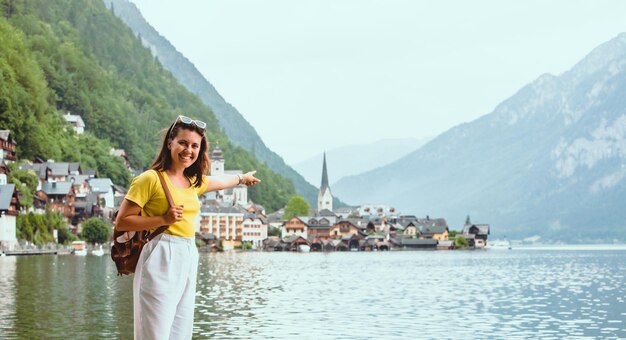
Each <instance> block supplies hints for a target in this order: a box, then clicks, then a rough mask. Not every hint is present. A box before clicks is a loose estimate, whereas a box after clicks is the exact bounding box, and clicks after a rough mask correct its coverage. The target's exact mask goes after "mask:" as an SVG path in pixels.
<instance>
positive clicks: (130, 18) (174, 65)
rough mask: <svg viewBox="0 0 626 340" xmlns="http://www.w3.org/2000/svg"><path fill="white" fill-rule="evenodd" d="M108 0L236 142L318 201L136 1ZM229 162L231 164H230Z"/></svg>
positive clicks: (312, 188)
mask: <svg viewBox="0 0 626 340" xmlns="http://www.w3.org/2000/svg"><path fill="white" fill-rule="evenodd" d="M104 2H105V4H106V5H107V7H109V8H112V10H113V12H114V13H115V14H116V15H117V16H118V17H119V18H120V19H122V21H124V22H125V23H126V25H128V27H130V28H131V29H132V30H133V32H134V33H135V34H136V35H138V36H139V38H140V39H141V41H142V42H143V44H144V45H145V46H146V47H148V48H149V49H150V51H151V52H152V53H153V55H155V56H156V57H157V58H158V60H159V61H160V62H161V64H162V65H163V67H164V68H165V69H167V70H169V71H170V72H171V73H172V75H173V76H174V77H175V78H176V79H177V80H178V81H179V82H180V83H181V84H182V85H184V86H185V87H187V89H189V91H191V92H193V93H195V94H196V95H198V97H200V99H201V100H202V102H203V103H204V104H206V105H207V106H209V107H210V108H211V110H212V111H213V112H214V113H215V115H216V117H217V120H218V121H219V125H220V127H221V128H222V130H223V131H224V133H225V134H226V135H227V136H228V138H229V139H230V141H231V142H232V143H233V144H235V145H237V146H240V147H242V148H244V149H246V150H248V151H250V152H251V153H253V154H254V155H255V156H256V157H257V158H258V159H259V160H261V161H262V162H264V163H265V164H266V165H267V167H269V168H270V169H272V170H273V171H275V172H277V173H278V174H280V175H282V176H283V177H285V178H287V179H289V180H291V181H292V182H293V184H294V187H295V190H296V191H297V192H298V193H299V194H300V195H302V196H304V197H305V198H306V199H307V201H309V203H310V204H316V203H315V202H317V192H318V188H317V187H315V186H312V185H311V184H309V183H308V182H307V181H306V180H305V179H304V178H303V177H302V176H301V175H300V174H298V173H297V172H296V171H295V170H294V169H292V168H291V167H289V166H288V165H287V164H286V163H285V161H284V160H283V159H282V158H281V157H280V156H279V155H277V154H276V153H274V152H273V151H272V150H270V149H269V148H268V147H267V146H266V145H265V143H263V141H262V140H261V137H259V135H258V134H257V132H256V130H255V129H254V127H252V125H250V123H248V121H246V120H245V119H244V117H243V116H242V115H241V113H239V111H237V109H236V108H234V107H233V106H232V105H231V104H229V103H228V102H226V101H225V100H224V98H222V96H221V95H220V94H219V93H218V92H217V90H216V89H215V87H213V85H211V83H209V82H208V81H207V80H206V79H205V78H204V76H203V75H202V74H201V73H200V72H199V71H198V70H197V69H196V67H195V66H194V65H193V64H192V63H191V62H190V61H189V60H188V59H187V58H185V56H183V55H182V54H181V53H180V52H178V51H177V50H176V48H175V47H174V46H172V44H171V43H170V42H169V41H168V40H167V39H165V38H164V37H163V36H161V35H160V34H159V33H158V32H157V31H156V30H155V29H154V28H153V27H152V26H150V24H149V23H148V22H146V20H145V19H144V18H143V16H142V15H141V12H140V11H139V9H138V8H137V7H136V6H135V5H134V4H132V3H130V2H129V1H128V0H104ZM226 165H227V166H229V164H226ZM335 205H337V206H338V205H342V203H341V202H340V201H338V200H336V202H335Z"/></svg>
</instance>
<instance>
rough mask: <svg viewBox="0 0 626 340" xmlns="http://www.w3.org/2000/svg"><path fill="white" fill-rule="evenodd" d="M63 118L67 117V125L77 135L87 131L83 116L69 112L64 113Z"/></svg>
mask: <svg viewBox="0 0 626 340" xmlns="http://www.w3.org/2000/svg"><path fill="white" fill-rule="evenodd" d="M63 119H65V125H67V126H70V127H71V128H72V129H73V130H74V132H76V134H77V135H80V134H82V133H84V132H85V122H84V121H83V118H81V116H79V115H73V114H71V113H69V112H68V113H67V114H65V115H63Z"/></svg>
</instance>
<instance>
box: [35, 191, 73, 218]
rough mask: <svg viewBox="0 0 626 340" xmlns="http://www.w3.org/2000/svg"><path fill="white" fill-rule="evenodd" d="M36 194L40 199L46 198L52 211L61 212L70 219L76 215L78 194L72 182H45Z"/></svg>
mask: <svg viewBox="0 0 626 340" xmlns="http://www.w3.org/2000/svg"><path fill="white" fill-rule="evenodd" d="M35 195H36V196H38V197H39V198H40V199H46V203H47V204H48V205H49V207H50V210H51V211H54V212H58V213H60V214H61V215H63V216H65V217H66V218H67V219H68V220H71V219H72V217H73V216H74V202H75V200H76V196H75V194H74V187H73V186H72V183H71V182H50V183H44V184H43V185H42V187H41V190H39V191H37V192H36V193H35Z"/></svg>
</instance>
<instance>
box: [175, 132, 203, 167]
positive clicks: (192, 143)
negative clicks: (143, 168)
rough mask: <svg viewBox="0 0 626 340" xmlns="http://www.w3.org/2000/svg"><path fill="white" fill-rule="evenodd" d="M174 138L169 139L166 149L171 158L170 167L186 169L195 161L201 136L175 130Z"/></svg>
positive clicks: (195, 133) (196, 133)
mask: <svg viewBox="0 0 626 340" xmlns="http://www.w3.org/2000/svg"><path fill="white" fill-rule="evenodd" d="M177 130H178V133H177V134H176V137H174V138H173V139H170V141H169V144H168V148H169V150H170V156H171V157H172V166H173V167H177V168H183V169H186V168H188V167H190V166H191V165H192V164H193V163H194V162H195V161H196V160H197V159H198V153H199V152H200V144H201V143H202V136H201V135H200V134H199V133H198V132H196V131H193V130H188V129H184V128H181V129H177Z"/></svg>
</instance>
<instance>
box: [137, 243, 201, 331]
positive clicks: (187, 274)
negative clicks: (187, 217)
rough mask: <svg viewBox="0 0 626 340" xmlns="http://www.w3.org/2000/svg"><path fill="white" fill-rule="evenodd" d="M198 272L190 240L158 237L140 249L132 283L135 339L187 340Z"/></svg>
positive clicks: (196, 256)
mask: <svg viewBox="0 0 626 340" xmlns="http://www.w3.org/2000/svg"><path fill="white" fill-rule="evenodd" d="M197 271H198V250H197V248H196V245H195V240H194V239H193V238H183V237H178V236H172V235H168V234H161V235H159V236H157V237H155V238H154V239H153V240H152V241H150V242H148V244H146V245H145V246H144V247H143V250H142V251H141V255H140V256H139V262H138V263H137V268H136V269H135V277H134V279H133V306H134V318H135V320H134V321H135V339H136V340H144V339H146V340H153V339H173V340H178V339H191V334H192V330H193V313H194V305H195V296H196V276H197Z"/></svg>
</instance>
